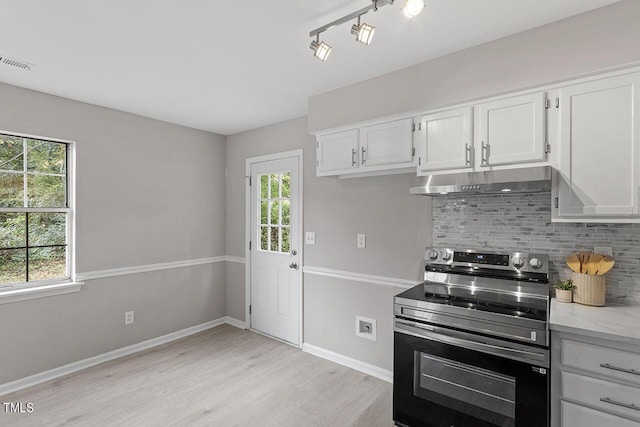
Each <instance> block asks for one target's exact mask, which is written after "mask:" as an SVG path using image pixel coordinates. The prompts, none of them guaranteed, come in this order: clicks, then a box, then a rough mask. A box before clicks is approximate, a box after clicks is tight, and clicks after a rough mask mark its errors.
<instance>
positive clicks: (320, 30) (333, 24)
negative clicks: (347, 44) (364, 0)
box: [309, 0, 395, 37]
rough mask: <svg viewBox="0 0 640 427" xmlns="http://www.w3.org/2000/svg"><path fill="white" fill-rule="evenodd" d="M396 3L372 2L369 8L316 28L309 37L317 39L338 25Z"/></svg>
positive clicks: (379, 0) (389, 1) (391, 1)
mask: <svg viewBox="0 0 640 427" xmlns="http://www.w3.org/2000/svg"><path fill="white" fill-rule="evenodd" d="M394 1H395V0H372V1H371V4H370V5H369V6H366V7H363V8H362V9H360V10H356V11H355V12H353V13H350V14H348V15H345V16H343V17H342V18H338V19H336V20H335V21H333V22H330V23H328V24H326V25H323V26H322V27H318V28H316V29H315V30H313V31H311V32H310V33H309V36H310V37H315V36H317V35H318V34H320V33H323V32H325V31H327V30H329V29H331V28H333V27H337V26H338V25H341V24H344V23H345V22H349V21H351V20H353V19H356V18H357V17H358V16H361V15H364V14H365V13H367V12H370V11H372V10H378V9H379V8H381V7H382V6H386V5H388V4H393V2H394Z"/></svg>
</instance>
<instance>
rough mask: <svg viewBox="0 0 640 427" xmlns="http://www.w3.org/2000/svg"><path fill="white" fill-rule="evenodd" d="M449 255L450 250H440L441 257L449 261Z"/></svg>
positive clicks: (450, 253)
mask: <svg viewBox="0 0 640 427" xmlns="http://www.w3.org/2000/svg"><path fill="white" fill-rule="evenodd" d="M451 255H453V253H452V252H451V251H444V252H442V259H443V260H445V261H449V260H450V259H451Z"/></svg>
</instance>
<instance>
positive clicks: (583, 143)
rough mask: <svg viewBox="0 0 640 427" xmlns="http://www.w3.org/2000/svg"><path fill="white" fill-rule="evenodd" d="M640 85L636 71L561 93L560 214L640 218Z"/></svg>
mask: <svg viewBox="0 0 640 427" xmlns="http://www.w3.org/2000/svg"><path fill="white" fill-rule="evenodd" d="M639 85H640V73H636V74H629V75H625V76H620V77H613V78H608V79H602V80H596V81H592V82H587V83H583V84H578V85H573V86H568V87H565V88H562V89H561V90H560V92H559V94H560V140H561V145H562V148H561V160H560V173H559V175H560V178H559V181H558V200H557V201H556V205H557V212H556V214H557V216H559V217H563V216H564V217H580V216H583V217H586V216H591V217H625V216H635V215H637V214H638V185H639V184H640V181H639V177H638V175H639V170H638V167H639V166H640V145H639V144H638V139H639V138H640V136H639V132H640V114H638V112H637V111H638V108H640V103H639V101H640V98H639V96H640V95H639V94H640V91H639V87H640V86H639ZM634 111H635V113H634Z"/></svg>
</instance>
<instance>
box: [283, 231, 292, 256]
mask: <svg viewBox="0 0 640 427" xmlns="http://www.w3.org/2000/svg"><path fill="white" fill-rule="evenodd" d="M290 250H291V230H290V229H289V227H282V252H289V251H290Z"/></svg>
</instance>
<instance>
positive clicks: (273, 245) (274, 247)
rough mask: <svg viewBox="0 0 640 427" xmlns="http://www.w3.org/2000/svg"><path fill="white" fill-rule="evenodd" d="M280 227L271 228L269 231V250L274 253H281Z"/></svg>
mask: <svg viewBox="0 0 640 427" xmlns="http://www.w3.org/2000/svg"><path fill="white" fill-rule="evenodd" d="M279 234H280V233H279V227H271V228H270V229H269V235H270V246H269V250H270V251H273V252H280V246H279V245H278V242H279Z"/></svg>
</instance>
